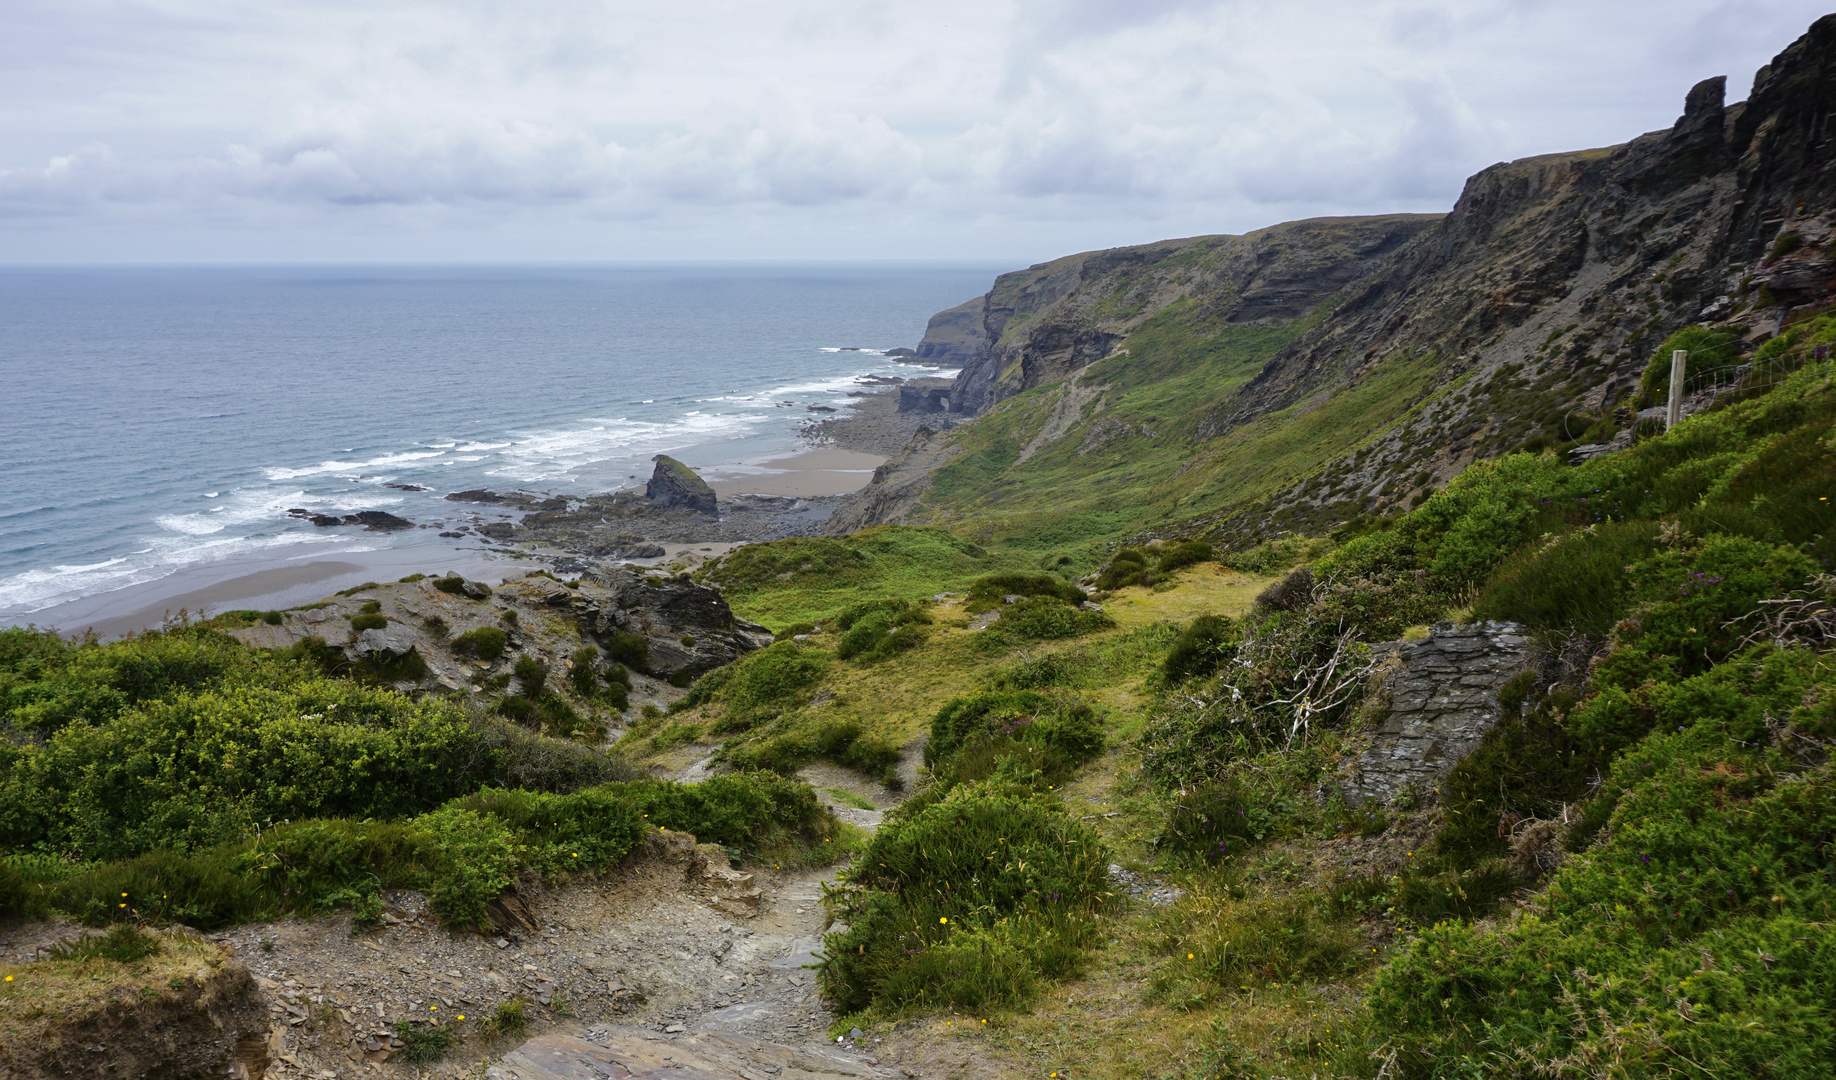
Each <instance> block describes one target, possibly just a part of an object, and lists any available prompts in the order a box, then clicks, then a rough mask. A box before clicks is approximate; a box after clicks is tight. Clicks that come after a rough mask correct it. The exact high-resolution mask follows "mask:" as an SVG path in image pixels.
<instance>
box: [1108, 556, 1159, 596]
mask: <svg viewBox="0 0 1836 1080" xmlns="http://www.w3.org/2000/svg"><path fill="white" fill-rule="evenodd" d="M1151 584H1153V580H1152V578H1151V576H1150V571H1149V570H1148V559H1147V555H1146V554H1145V553H1144V552H1142V550H1141V549H1140V548H1123V549H1121V550H1120V551H1117V552H1116V553H1115V554H1114V555H1111V556H1110V557H1109V562H1108V563H1107V564H1106V565H1105V566H1104V567H1103V569H1102V570H1101V571H1100V572H1098V574H1097V581H1096V585H1097V588H1099V589H1102V590H1104V591H1106V592H1107V591H1114V590H1116V589H1123V588H1127V587H1128V586H1130V585H1151Z"/></svg>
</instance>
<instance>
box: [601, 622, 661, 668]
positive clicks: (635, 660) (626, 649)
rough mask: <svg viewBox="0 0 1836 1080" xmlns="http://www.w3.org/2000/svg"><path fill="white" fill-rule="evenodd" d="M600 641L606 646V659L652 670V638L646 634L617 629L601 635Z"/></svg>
mask: <svg viewBox="0 0 1836 1080" xmlns="http://www.w3.org/2000/svg"><path fill="white" fill-rule="evenodd" d="M599 643H600V644H601V645H603V646H604V647H605V651H606V659H608V660H611V661H613V662H614V663H619V664H623V665H625V666H626V667H633V668H636V669H638V670H639V671H649V670H650V639H649V638H647V637H645V636H644V635H642V634H633V633H631V632H629V631H626V630H615V631H613V632H612V633H610V634H604V635H601V636H600V639H599Z"/></svg>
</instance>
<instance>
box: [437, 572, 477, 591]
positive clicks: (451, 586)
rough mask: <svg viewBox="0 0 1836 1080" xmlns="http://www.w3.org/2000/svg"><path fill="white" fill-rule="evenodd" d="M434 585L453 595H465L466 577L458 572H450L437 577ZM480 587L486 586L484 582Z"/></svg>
mask: <svg viewBox="0 0 1836 1080" xmlns="http://www.w3.org/2000/svg"><path fill="white" fill-rule="evenodd" d="M433 587H434V588H436V589H439V590H440V591H441V592H443V593H447V594H448V595H451V596H464V595H465V579H464V578H462V577H460V576H459V575H458V574H448V575H446V576H445V577H441V578H435V579H434V583H433ZM480 587H481V588H482V587H484V586H483V583H482V582H481V583H480ZM487 591H488V590H487Z"/></svg>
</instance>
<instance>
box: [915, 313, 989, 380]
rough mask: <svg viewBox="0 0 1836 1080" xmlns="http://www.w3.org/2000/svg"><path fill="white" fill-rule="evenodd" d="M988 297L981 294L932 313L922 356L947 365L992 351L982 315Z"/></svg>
mask: <svg viewBox="0 0 1836 1080" xmlns="http://www.w3.org/2000/svg"><path fill="white" fill-rule="evenodd" d="M987 309H988V298H987V297H986V296H978V297H976V298H975V299H973V300H966V301H964V302H963V303H960V304H958V305H956V306H955V307H953V308H949V309H946V310H944V311H940V312H938V313H937V314H935V315H933V316H931V321H930V323H929V325H927V326H926V327H925V328H924V340H922V341H920V342H919V343H918V350H917V352H918V359H920V360H929V361H930V362H932V363H933V364H942V365H945V366H947V367H963V366H965V365H968V364H972V363H975V362H976V361H978V360H981V359H982V358H983V357H984V356H986V355H987V354H988V346H987V342H986V341H985V340H984V334H983V330H982V315H983V312H985V311H987Z"/></svg>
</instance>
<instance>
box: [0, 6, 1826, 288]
mask: <svg viewBox="0 0 1836 1080" xmlns="http://www.w3.org/2000/svg"><path fill="white" fill-rule="evenodd" d="M1826 7H1836V3H1832V0H1822V2H1821V3H1804V2H1799V0H1769V2H1763V3H1760V2H1751V0H1451V2H1435V0H1423V2H1386V0H1353V2H1339V0H1128V2H1116V0H927V2H923V3H914V2H898V0H769V2H767V0H753V2H747V3H736V2H726V0H673V2H670V3H656V2H654V0H651V2H646V3H633V2H624V0H514V2H512V0H443V2H431V0H428V2H415V0H313V2H311V3H301V2H298V0H295V2H292V3H280V2H275V0H137V2H124V0H0V263H45V262H155V263H157V262H182V263H196V262H219V261H223V262H240V261H255V262H291V261H308V262H314V261H337V262H372V261H376V262H383V261H391V262H392V261H403V262H417V261H436V262H437V261H499V260H505V261H517V260H525V261H563V260H565V261H571V260H659V259H693V260H719V259H897V260H977V261H983V260H987V261H1000V262H1010V263H1015V264H1022V263H1028V262H1034V261H1039V260H1043V259H1048V258H1053V257H1056V256H1059V255H1063V254H1068V253H1070V252H1074V251H1080V250H1089V249H1094V248H1101V247H1110V246H1116V245H1120V244H1130V243H1143V242H1147V241H1151V240H1156V239H1162V238H1165V237H1172V236H1190V235H1197V234H1203V233H1234V232H1244V231H1247V230H1250V229H1255V228H1259V227H1262V226H1265V225H1270V224H1274V223H1276V222H1280V221H1287V220H1293V219H1296V218H1303V217H1313V216H1319V215H1326V214H1370V213H1387V212H1397V211H1414V212H1439V211H1444V210H1446V209H1447V208H1448V207H1449V206H1451V205H1452V203H1453V200H1454V199H1455V198H1456V197H1457V196H1458V195H1459V192H1460V187H1461V184H1462V183H1463V182H1464V180H1465V178H1466V177H1467V176H1469V175H1471V174H1472V173H1473V172H1475V171H1477V170H1479V169H1481V168H1484V167H1485V166H1486V165H1489V164H1491V163H1493V162H1496V161H1503V160H1510V159H1513V158H1519V157H1525V156H1528V155H1532V154H1540V153H1548V152H1552V151H1560V150H1574V149H1581V148H1585V147H1593V146H1605V145H1611V144H1614V143H1619V142H1624V141H1625V140H1627V139H1629V138H1631V137H1633V136H1635V135H1637V134H1639V133H1641V132H1645V131H1651V130H1655V129H1659V128H1664V127H1668V126H1669V125H1670V124H1671V123H1673V122H1674V121H1675V120H1676V118H1677V116H1678V114H1679V113H1680V112H1681V111H1682V105H1683V98H1684V94H1685V93H1686V92H1687V91H1688V89H1689V87H1690V86H1691V85H1692V84H1694V83H1695V82H1697V81H1698V80H1700V79H1702V78H1705V77H1708V76H1712V75H1726V76H1728V90H1729V100H1730V101H1736V100H1740V99H1742V98H1744V97H1745V96H1746V93H1747V90H1748V88H1749V87H1750V86H1751V84H1752V79H1753V73H1754V71H1755V69H1757V68H1758V67H1759V66H1760V65H1762V64H1764V63H1766V62H1767V61H1768V60H1769V59H1770V58H1771V57H1772V56H1773V55H1774V54H1775V53H1777V52H1778V51H1779V50H1781V49H1783V48H1784V47H1785V46H1786V45H1787V44H1789V43H1790V42H1791V41H1792V40H1794V39H1795V38H1797V37H1798V36H1799V35H1800V34H1802V33H1803V32H1804V30H1805V29H1806V28H1807V27H1808V26H1809V25H1810V23H1811V22H1812V21H1813V20H1814V19H1815V18H1817V17H1818V16H1820V15H1821V14H1824V12H1825V10H1826Z"/></svg>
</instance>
